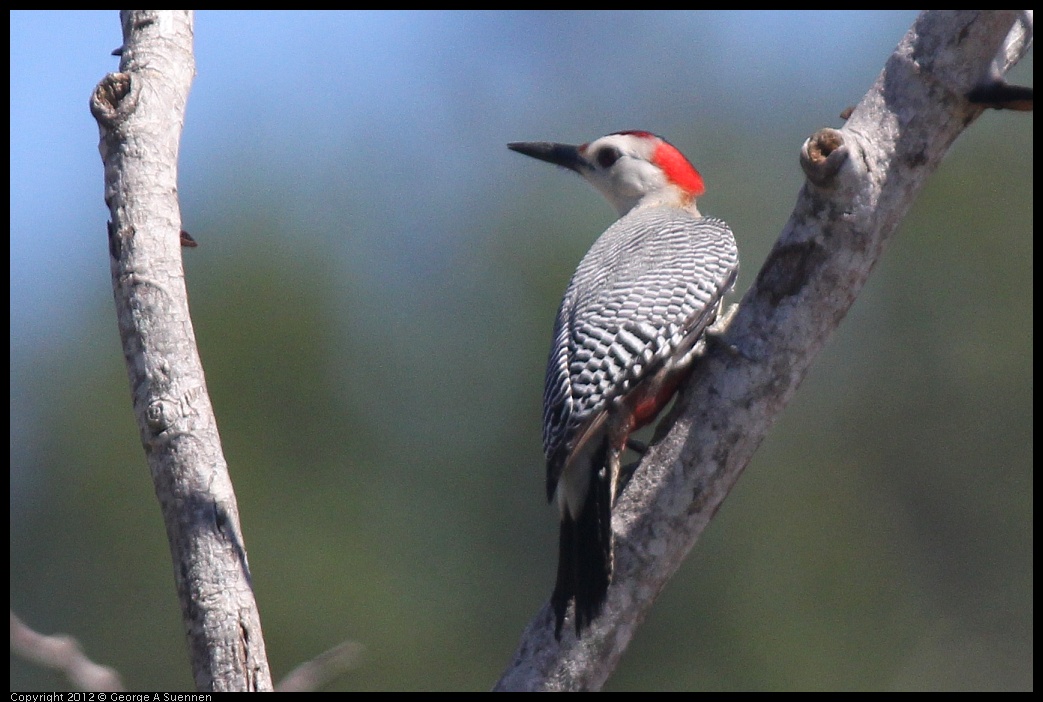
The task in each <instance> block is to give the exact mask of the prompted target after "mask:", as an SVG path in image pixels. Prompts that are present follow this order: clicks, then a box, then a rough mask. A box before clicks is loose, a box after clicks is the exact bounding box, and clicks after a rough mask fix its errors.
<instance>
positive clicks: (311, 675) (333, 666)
mask: <svg viewBox="0 0 1043 702" xmlns="http://www.w3.org/2000/svg"><path fill="white" fill-rule="evenodd" d="M361 655H362V644H360V643H356V642H355V641H344V642H342V643H339V644H337V645H336V646H334V647H333V648H331V649H330V650H328V651H325V652H323V653H320V654H319V655H317V656H315V658H312V659H311V660H310V661H305V662H304V663H301V664H300V665H299V666H297V667H296V668H294V669H293V670H291V671H290V672H289V673H287V674H286V677H284V678H283V679H282V680H280V681H279V684H278V685H276V686H275V691H276V692H312V691H314V690H318V689H319V688H320V687H322V686H323V685H325V684H326V683H328V682H330V681H331V680H333V679H335V678H337V677H339V676H341V675H343V674H344V673H346V672H347V671H349V670H351V669H352V668H354V667H355V665H356V664H357V663H358V661H359V657H360V656H361Z"/></svg>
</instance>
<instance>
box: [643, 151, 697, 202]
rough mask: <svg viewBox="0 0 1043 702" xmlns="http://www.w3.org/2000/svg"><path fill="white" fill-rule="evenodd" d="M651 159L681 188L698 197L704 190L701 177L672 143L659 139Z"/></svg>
mask: <svg viewBox="0 0 1043 702" xmlns="http://www.w3.org/2000/svg"><path fill="white" fill-rule="evenodd" d="M652 160H653V161H654V162H655V163H657V164H658V165H659V167H660V168H662V169H663V172H664V173H665V174H666V177H667V178H668V179H669V180H670V182H672V183H674V184H675V185H677V186H678V187H680V188H681V189H682V190H684V191H686V192H688V193H690V194H691V196H692V197H699V196H700V195H702V194H703V193H705V192H706V186H705V185H703V177H702V176H701V175H699V171H697V170H695V167H694V166H692V164H691V163H689V162H688V159H686V158H685V157H684V154H682V153H681V152H680V151H678V150H677V149H676V148H675V147H674V146H673V145H671V144H669V143H667V142H665V141H662V140H660V141H659V145H658V146H656V148H655V153H653V154H652Z"/></svg>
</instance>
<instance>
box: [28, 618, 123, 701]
mask: <svg viewBox="0 0 1043 702" xmlns="http://www.w3.org/2000/svg"><path fill="white" fill-rule="evenodd" d="M11 652H12V653H16V654H18V655H19V656H21V657H22V658H25V659H26V660H29V661H32V662H33V663H38V664H40V665H42V666H46V667H48V668H54V669H55V670H59V671H61V672H62V673H64V674H65V677H67V678H69V681H70V682H71V683H72V684H73V685H75V686H76V687H77V688H79V689H81V690H94V691H98V692H101V691H105V692H119V691H122V690H124V689H125V688H124V687H123V681H122V680H121V679H120V676H119V673H117V672H116V671H115V670H113V669H112V668H109V667H108V666H104V665H99V664H98V663H95V662H94V661H92V660H91V659H90V658H87V655H86V654H85V653H84V652H83V649H82V648H80V644H79V642H78V641H77V640H76V639H74V638H73V637H71V636H67V635H65V634H54V635H52V636H47V635H45V634H41V633H39V632H37V631H34V630H32V629H30V628H29V627H28V626H26V624H25V622H23V621H22V620H21V619H19V618H18V616H17V615H16V614H15V613H14V612H11Z"/></svg>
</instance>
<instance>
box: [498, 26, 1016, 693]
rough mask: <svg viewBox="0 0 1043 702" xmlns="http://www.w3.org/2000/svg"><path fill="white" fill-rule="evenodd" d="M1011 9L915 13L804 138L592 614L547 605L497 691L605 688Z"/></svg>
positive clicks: (845, 304) (660, 441) (961, 105)
mask: <svg viewBox="0 0 1043 702" xmlns="http://www.w3.org/2000/svg"><path fill="white" fill-rule="evenodd" d="M1017 19H1018V13H1017V12H1015V11H959V12H956V11H927V12H924V13H922V14H921V15H920V16H919V17H918V18H917V20H916V22H915V23H914V24H913V26H912V28H911V29H910V30H909V32H908V33H907V34H906V36H905V37H904V38H903V39H902V42H901V43H900V44H899V45H898V47H897V48H896V49H895V51H894V53H893V54H892V55H891V57H890V59H889V60H888V61H887V64H886V65H885V67H884V70H883V71H882V72H881V74H880V77H879V78H878V79H877V81H876V83H875V84H874V85H873V87H872V88H871V89H870V90H869V92H868V93H867V94H866V95H865V97H863V99H862V101H861V102H860V103H859V104H858V106H857V107H856V108H855V109H854V111H853V113H852V114H851V116H850V119H849V120H848V122H847V124H846V125H845V126H844V128H843V129H840V130H833V129H825V130H822V131H820V132H819V133H817V134H815V135H813V136H812V137H811V138H810V139H809V140H808V141H807V142H806V143H805V145H804V148H803V149H802V154H801V163H802V166H803V167H804V169H805V173H806V174H807V175H808V182H807V183H806V184H805V185H804V187H803V189H802V190H801V192H800V194H799V196H798V199H797V203H796V206H795V208H794V210H793V214H792V215H791V217H790V219H789V221H788V222H787V224H786V226H785V228H784V229H783V230H782V234H781V236H780V238H779V240H778V242H777V243H776V244H775V247H774V249H773V250H772V252H771V254H770V255H769V256H768V259H767V261H766V262H765V263H764V266H763V267H762V268H761V270H760V272H759V274H758V275H757V278H756V280H755V282H754V284H753V286H752V287H751V288H750V290H749V291H748V292H747V294H746V296H745V297H744V298H743V300H742V303H741V306H740V308H739V311H738V314H737V315H736V316H735V318H734V320H733V321H732V324H731V326H730V327H729V329H728V331H727V334H726V337H725V341H726V342H728V343H729V344H732V345H734V347H735V348H736V349H738V351H739V353H734V352H729V351H728V349H727V348H726V347H723V346H722V345H714V346H711V347H710V348H711V350H710V351H709V352H708V353H707V355H706V356H705V358H703V359H702V360H701V361H700V363H698V364H697V367H696V368H695V370H694V372H693V373H692V376H691V378H690V379H689V381H688V382H687V383H686V385H685V386H684V388H682V393H681V396H680V398H679V400H678V402H677V403H676V406H675V409H674V411H673V412H672V413H671V416H670V417H668V418H667V419H666V420H664V422H663V423H662V424H661V425H660V427H659V428H658V430H657V437H656V440H655V442H654V444H653V446H652V447H650V449H649V451H648V452H647V454H646V455H645V457H644V458H643V460H642V462H641V465H640V466H639V468H638V469H637V471H636V473H635V474H634V477H633V479H632V481H631V483H630V484H629V486H628V487H627V489H626V491H625V492H624V493H623V494H622V496H621V497H620V500H619V502H618V503H617V506H616V508H615V511H614V514H613V521H612V527H613V531H614V532H615V535H616V555H615V572H614V576H613V584H612V586H611V588H610V589H609V594H608V601H607V603H606V606H605V610H604V612H603V614H602V615H601V616H600V617H599V618H598V619H596V620H595V621H594V624H593V626H592V627H591V629H590V630H589V631H588V632H586V633H585V634H584V636H583V639H582V640H577V639H576V638H575V637H574V635H573V634H572V633H571V628H570V627H568V626H566V627H565V630H566V634H565V635H564V636H563V637H562V640H561V642H560V643H559V642H557V641H555V639H554V617H553V613H552V612H551V608H550V605H549V604H547V605H545V606H544V607H543V609H541V610H540V612H539V613H538V614H537V615H536V617H535V618H534V619H533V620H532V621H531V622H530V624H529V625H528V627H527V628H526V630H525V632H524V633H523V634H522V639H521V643H520V645H519V647H518V650H517V652H516V654H515V657H514V659H513V661H512V662H511V663H510V665H509V666H508V668H507V669H506V671H505V672H504V674H503V677H502V678H501V679H500V680H499V682H498V683H497V685H496V689H497V690H584V689H588V690H591V689H599V688H600V687H601V686H602V685H603V684H604V682H605V680H606V679H607V678H608V676H609V674H610V673H611V672H612V671H613V670H614V669H615V667H616V665H617V663H618V661H619V659H620V656H621V655H622V654H623V651H624V650H626V648H627V646H628V644H629V642H630V640H631V638H632V637H633V635H634V632H635V631H636V630H637V627H638V626H639V625H640V624H641V622H642V621H643V620H644V618H645V616H646V615H647V613H648V611H649V609H650V608H651V606H652V603H653V602H654V600H655V598H656V596H657V595H658V594H659V592H660V591H661V590H662V588H663V586H664V585H665V584H666V582H667V580H668V579H669V578H670V577H671V576H672V575H673V574H674V572H675V571H676V570H677V568H678V567H679V566H680V564H681V562H682V561H683V559H684V558H685V556H686V555H687V553H688V552H689V551H690V550H691V548H692V546H693V545H694V544H695V542H696V540H697V539H698V538H699V536H700V534H701V533H702V531H703V529H704V528H705V527H706V525H707V524H708V523H709V522H710V520H711V519H712V518H713V516H714V514H715V513H716V512H717V509H718V508H719V507H720V505H721V502H722V501H723V500H724V498H725V497H726V496H727V495H728V493H729V492H730V490H731V488H732V486H733V485H734V484H735V481H736V480H737V479H738V478H739V475H740V474H741V473H742V471H743V469H744V468H745V467H746V465H747V463H749V461H750V459H751V458H752V456H753V454H754V452H755V451H756V449H757V447H758V446H759V445H760V443H761V441H762V440H763V438H764V437H765V435H766V434H767V432H768V430H769V429H770V428H771V426H772V424H773V423H774V422H775V419H776V418H777V417H778V415H779V413H780V412H781V411H782V409H783V408H784V407H785V406H786V404H787V403H788V402H789V400H790V399H791V398H792V397H793V395H794V393H795V392H796V390H797V387H798V386H799V385H800V383H801V381H802V380H803V378H804V376H805V375H806V373H807V371H808V369H809V367H810V366H811V363H812V362H813V361H814V359H815V357H816V356H817V355H818V352H819V350H820V349H821V348H822V346H823V344H825V342H826V340H827V339H828V338H829V336H830V335H831V334H832V333H833V331H834V330H835V329H836V327H837V326H838V325H839V324H840V322H841V320H842V319H843V318H844V315H845V314H846V313H847V311H848V309H849V308H850V307H851V305H852V303H853V302H854V300H855V298H856V297H857V296H858V294H859V292H860V291H861V289H862V286H863V285H864V284H865V282H866V279H867V278H868V277H869V273H870V271H871V270H872V269H873V266H874V264H875V263H876V262H877V260H878V259H879V258H880V256H881V255H882V253H883V251H884V248H885V247H886V245H887V243H888V241H889V240H890V238H891V237H892V236H893V235H894V232H895V230H896V229H897V227H898V225H899V223H900V222H901V221H902V219H903V217H904V216H905V214H906V212H908V210H909V208H910V206H911V205H912V203H913V201H914V200H915V199H916V196H917V194H918V193H919V192H920V190H921V189H922V188H923V185H924V184H925V182H926V181H927V178H928V177H929V176H930V175H931V173H933V172H934V170H935V169H936V168H937V167H938V165H939V164H940V163H941V160H942V157H943V156H944V155H945V153H946V151H947V150H948V148H949V146H950V145H951V144H952V143H953V141H954V140H955V139H956V137H958V136H959V135H960V133H961V132H963V130H964V129H966V128H967V127H968V126H969V125H970V124H971V123H972V122H974V120H975V119H976V118H977V117H978V116H979V115H980V114H981V112H982V111H983V108H982V107H981V106H980V105H974V104H971V103H970V102H968V100H967V99H966V97H965V96H966V94H967V93H968V92H969V91H970V90H971V89H972V88H973V87H975V86H976V85H977V84H978V82H979V81H981V80H982V79H983V78H984V77H986V76H987V75H988V74H989V66H990V62H992V61H993V58H994V57H997V58H998V61H999V63H1000V68H1001V70H1002V71H1004V72H1005V71H1006V70H1008V69H1009V68H1010V66H1012V65H1013V64H1014V63H1016V62H1017V61H1018V60H1019V59H1020V58H1021V57H1022V56H1024V55H1025V53H1026V52H1027V51H1028V49H1029V46H1030V45H1031V32H1030V31H1025V25H1024V23H1021V22H1017V23H1016V20H1017ZM1012 27H1013V31H1012ZM1001 48H1002V49H1003V50H1002V51H1000V49H1001ZM840 107H842V106H838V112H839V108H840ZM737 236H738V238H739V240H740V245H741V237H742V233H741V232H738V233H737Z"/></svg>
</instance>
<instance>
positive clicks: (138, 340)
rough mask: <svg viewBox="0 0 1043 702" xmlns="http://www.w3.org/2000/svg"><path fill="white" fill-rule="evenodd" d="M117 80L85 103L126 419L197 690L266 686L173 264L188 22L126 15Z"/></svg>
mask: <svg viewBox="0 0 1043 702" xmlns="http://www.w3.org/2000/svg"><path fill="white" fill-rule="evenodd" d="M120 18H121V20H122V24H123V47H122V53H121V60H120V70H119V72H118V73H112V74H109V75H108V76H106V77H105V78H104V79H102V81H101V82H100V83H99V84H98V86H97V88H95V91H94V93H93V95H92V96H91V112H92V113H93V114H94V117H95V119H97V121H98V127H99V130H100V134H101V141H100V143H99V150H100V151H101V157H102V161H103V162H104V165H105V203H106V204H107V205H108V207H109V212H110V216H111V221H110V222H109V227H108V245H109V254H110V265H111V270H112V287H113V296H114V297H115V300H116V313H117V319H118V323H119V333H120V340H121V342H122V344H123V354H124V356H125V358H126V362H127V373H128V376H129V379H130V387H131V394H132V396H133V401H134V413H135V416H136V417H137V420H138V426H139V429H140V431H141V443H142V445H143V447H144V449H145V455H146V457H147V459H148V464H149V469H150V470H151V473H152V479H153V483H154V485H155V489H156V497H157V498H158V499H159V504H160V507H161V509H162V512H163V520H164V522H165V523H166V529H167V538H168V540H169V542H170V552H171V556H172V558H173V564H174V579H175V581H176V584H177V592H178V598H179V599H180V602H181V612H182V616H183V618H184V622H185V629H186V633H187V636H188V646H189V653H190V657H191V665H192V671H193V674H194V677H195V684H196V687H197V689H198V690H200V691H224V690H271V689H272V681H271V674H270V673H269V671H268V660H267V657H266V655H265V649H264V639H263V638H262V636H261V623H260V617H259V615H258V612H257V605H256V602H255V601H254V594H253V589H252V586H251V582H250V569H249V566H248V563H247V558H246V546H245V545H244V542H243V535H242V531H241V530H240V527H239V511H238V508H237V506H236V501H235V494H234V492H233V491H232V482H231V479H230V477H229V475H228V466H227V464H226V463H225V459H224V455H223V454H222V450H221V442H220V437H219V436H218V432H217V421H216V419H215V417H214V412H213V407H212V406H211V404H210V397H209V395H208V393H207V389H206V381H205V378H204V376H203V367H202V364H201V363H200V360H199V354H198V352H197V350H196V343H195V336H194V333H193V330H192V320H191V318H190V316H189V309H188V295H187V291H186V289H185V279H184V271H183V269H182V265H181V240H180V236H179V233H180V231H181V213H180V209H179V205H178V196H177V159H178V146H179V142H180V137H181V128H182V125H183V123H184V114H185V105H186V102H187V100H188V92H189V88H190V87H191V84H192V79H193V77H194V75H195V61H194V57H193V53H192V36H193V29H192V21H193V18H192V13H191V11H186V10H176V11H154V10H124V11H123V12H121V13H120Z"/></svg>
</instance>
